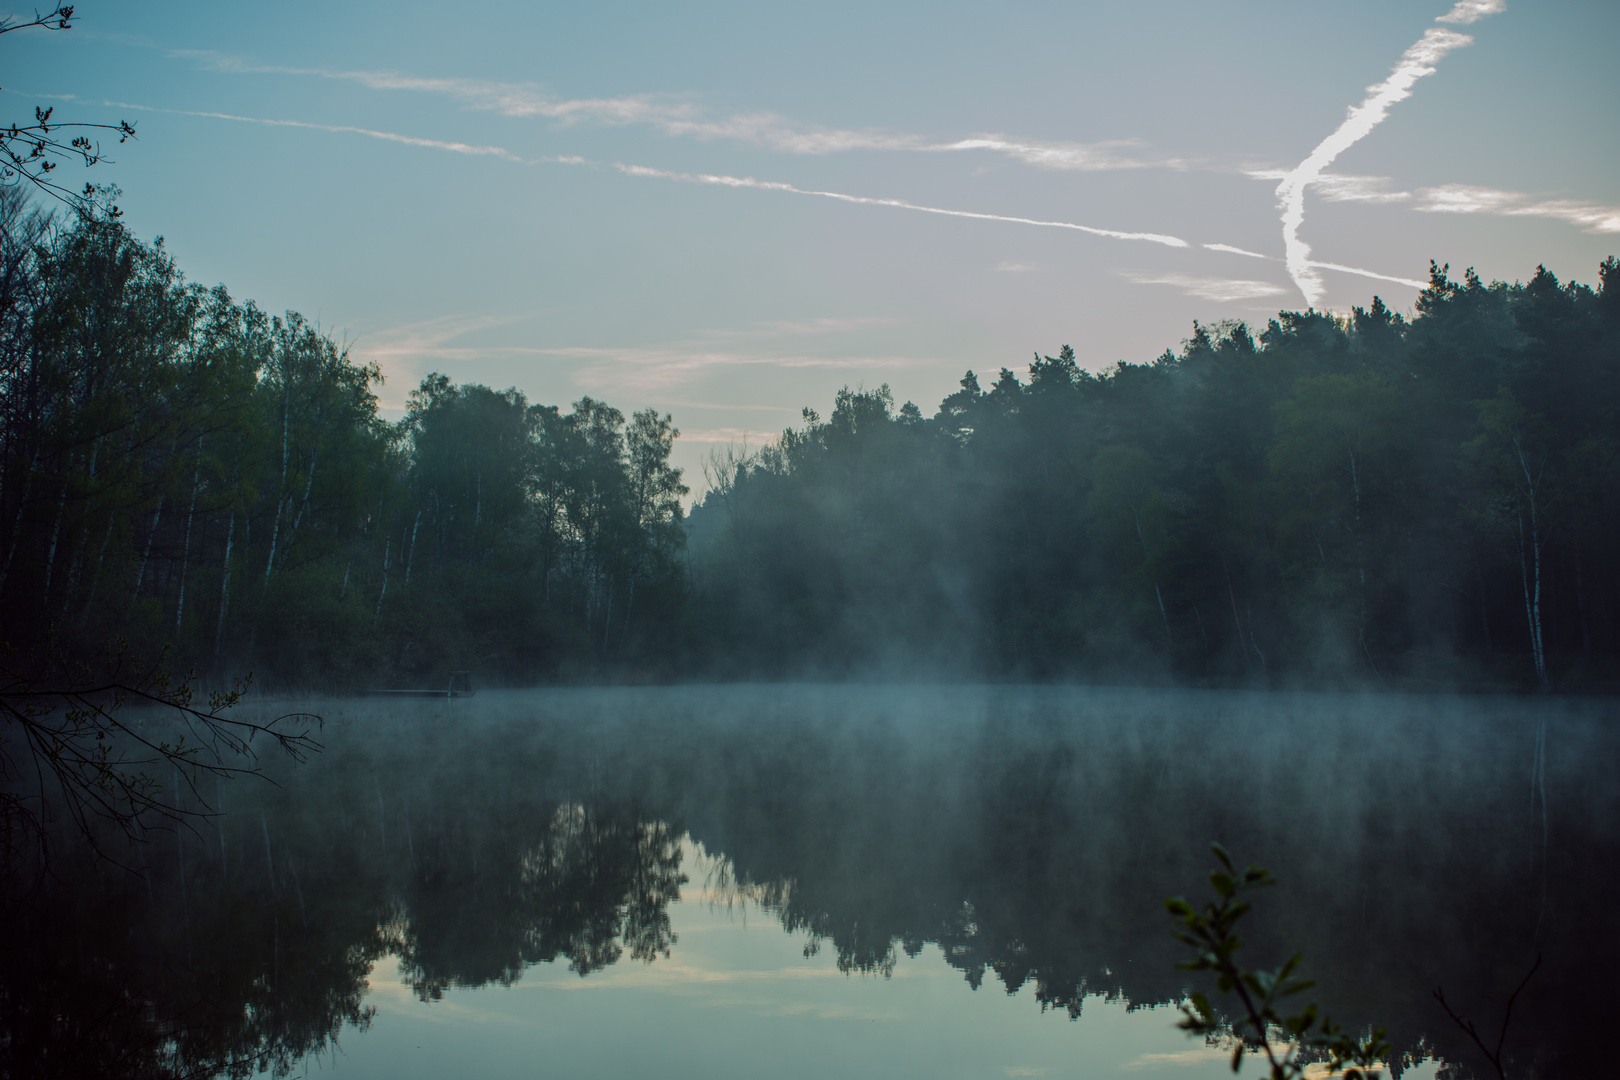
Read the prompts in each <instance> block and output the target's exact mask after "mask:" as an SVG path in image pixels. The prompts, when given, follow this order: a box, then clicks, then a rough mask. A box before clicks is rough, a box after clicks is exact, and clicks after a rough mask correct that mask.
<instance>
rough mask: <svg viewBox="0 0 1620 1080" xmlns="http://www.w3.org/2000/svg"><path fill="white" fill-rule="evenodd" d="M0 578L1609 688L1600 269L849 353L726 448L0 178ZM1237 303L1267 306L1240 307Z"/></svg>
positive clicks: (1616, 542)
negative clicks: (1173, 327)
mask: <svg viewBox="0 0 1620 1080" xmlns="http://www.w3.org/2000/svg"><path fill="white" fill-rule="evenodd" d="M0 245H3V251H0V256H3V262H0V484H3V487H0V605H3V609H4V614H5V626H6V636H7V638H8V639H9V640H10V642H11V644H12V646H13V647H14V648H25V647H27V646H28V645H29V644H30V643H31V642H34V641H38V640H42V639H43V638H44V636H45V635H46V634H47V633H51V634H54V635H56V637H57V639H58V640H60V641H62V642H64V643H66V644H67V646H68V647H69V648H77V649H81V650H95V649H99V648H100V647H101V645H103V644H104V643H105V642H107V641H109V640H112V639H113V638H114V637H117V636H120V635H122V636H126V637H128V638H129V639H130V640H131V641H132V642H134V643H135V644H136V645H137V646H138V647H141V648H145V649H148V650H151V651H154V652H155V651H156V650H158V649H160V648H162V647H164V646H168V647H170V648H171V649H172V650H173V655H174V656H175V657H176V658H177V659H179V660H180V661H181V662H182V663H185V664H190V665H194V666H196V667H197V668H198V669H200V670H202V671H205V672H213V673H214V674H215V675H216V676H222V675H224V674H226V673H230V672H239V671H245V670H249V669H251V670H254V671H256V672H258V673H260V679H261V680H268V682H269V684H270V685H301V686H308V687H312V688H313V687H324V688H334V689H341V688H346V687H355V686H363V685H379V684H407V685H409V684H413V683H423V682H424V681H437V680H438V679H439V678H440V677H441V676H442V674H443V672H444V671H445V670H447V669H449V668H470V669H473V670H475V671H477V672H478V673H479V675H480V677H481V678H483V679H485V680H488V681H509V682H534V681H546V680H554V679H594V678H615V679H617V678H635V679H642V678H706V677H729V678H736V677H768V678H775V677H804V676H809V677H845V676H851V675H855V676H870V675H894V676H908V677H909V676H922V677H931V676H943V677H950V678H990V679H1023V678H1082V679H1099V680H1108V681H1137V682H1181V683H1188V684H1214V685H1228V684H1251V685H1289V684H1326V685H1344V684H1350V683H1356V684H1360V683H1365V684H1368V685H1453V686H1481V687H1484V686H1492V687H1502V686H1526V687H1529V686H1536V685H1563V686H1571V687H1574V686H1586V687H1593V686H1599V685H1602V684H1604V683H1605V682H1606V681H1609V680H1613V679H1614V678H1615V675H1616V665H1615V658H1616V653H1617V646H1620V627H1617V625H1616V616H1617V614H1620V611H1617V608H1620V575H1617V573H1616V567H1617V565H1620V559H1617V555H1620V551H1617V547H1620V535H1617V531H1616V527H1617V524H1620V522H1617V518H1616V510H1617V507H1616V503H1615V498H1616V497H1615V494H1614V493H1615V492H1616V490H1620V486H1617V484H1616V480H1617V479H1620V477H1617V475H1616V452H1617V445H1616V437H1615V431H1616V417H1615V407H1616V402H1617V401H1620V264H1617V263H1616V261H1615V260H1614V259H1612V258H1611V259H1609V260H1607V261H1606V262H1604V263H1603V265H1602V266H1601V267H1599V268H1598V272H1599V282H1598V285H1597V287H1596V288H1591V287H1588V286H1585V285H1580V284H1576V283H1574V282H1567V283H1566V282H1560V281H1559V280H1558V279H1557V278H1555V277H1554V276H1553V275H1552V274H1551V273H1549V272H1548V271H1547V270H1545V269H1544V268H1541V269H1538V270H1537V271H1536V272H1535V273H1534V274H1533V275H1532V276H1531V277H1530V279H1529V280H1528V281H1527V282H1523V283H1514V284H1507V283H1503V282H1489V283H1487V282H1485V281H1483V280H1481V279H1480V278H1479V277H1478V276H1477V275H1475V274H1474V273H1473V272H1472V271H1467V272H1465V273H1464V274H1463V275H1462V279H1461V280H1460V281H1459V280H1454V279H1453V278H1452V277H1451V274H1450V269H1449V267H1447V266H1433V267H1432V268H1431V273H1430V282H1429V286H1428V288H1427V289H1426V290H1425V291H1424V292H1423V293H1422V294H1421V296H1420V297H1419V298H1418V301H1417V304H1416V308H1415V311H1414V312H1413V314H1412V316H1411V317H1410V318H1408V317H1405V316H1403V315H1402V314H1400V313H1397V312H1395V311H1392V310H1391V309H1390V308H1389V307H1387V306H1386V305H1385V304H1384V303H1383V302H1382V301H1381V300H1380V299H1378V298H1376V297H1375V298H1373V300H1372V302H1371V304H1370V305H1369V306H1367V307H1365V308H1359V307H1358V308H1355V309H1353V310H1352V311H1351V313H1350V314H1348V315H1345V316H1339V315H1335V314H1330V313H1325V312H1316V311H1306V312H1282V313H1279V314H1278V315H1277V317H1276V318H1274V319H1272V320H1270V321H1269V322H1268V323H1267V325H1266V326H1265V327H1264V328H1251V327H1249V326H1247V325H1244V324H1242V323H1232V322H1223V323H1219V324H1215V325H1211V326H1202V325H1197V324H1195V326H1194V329H1193V334H1192V336H1191V337H1190V338H1188V339H1187V340H1186V341H1184V342H1183V343H1182V345H1181V348H1180V350H1179V351H1177V352H1172V351H1166V352H1165V353H1164V354H1163V355H1161V356H1160V357H1158V358H1157V359H1156V360H1153V361H1151V362H1149V363H1142V364H1132V363H1126V362H1123V361H1121V362H1119V363H1117V364H1115V365H1114V366H1112V367H1109V368H1106V369H1104V370H1102V371H1100V372H1097V373H1092V372H1090V371H1088V370H1086V369H1085V368H1083V367H1082V366H1081V362H1080V360H1079V359H1078V358H1077V356H1076V353H1075V351H1074V350H1073V349H1071V348H1070V347H1068V346H1064V347H1063V348H1062V349H1061V350H1060V351H1059V352H1058V354H1057V355H1056V356H1046V355H1041V354H1037V355H1036V356H1035V357H1034V358H1033V360H1032V361H1031V362H1030V363H1029V364H1028V365H1027V367H1024V368H1023V370H1021V371H1015V370H1013V369H1011V368H1008V367H1001V368H1000V370H999V372H998V373H997V374H996V376H995V377H994V379H993V380H990V381H989V385H988V387H986V386H985V385H983V384H982V383H981V380H980V378H979V377H978V376H977V375H976V374H975V373H974V372H972V371H969V372H968V373H967V374H966V375H965V376H964V377H963V379H962V380H961V386H960V389H959V390H958V391H956V392H955V393H953V394H951V395H950V396H948V397H946V398H945V399H944V401H942V402H941V403H940V405H939V407H938V409H937V410H935V412H934V414H933V415H932V416H926V415H924V413H923V410H921V409H919V408H918V407H916V406H915V405H913V404H911V403H910V402H907V403H905V404H904V405H902V406H900V407H898V408H896V406H895V402H894V399H893V396H892V395H891V393H890V391H889V389H888V387H886V386H885V387H881V388H879V389H876V390H867V389H850V388H847V387H846V388H844V389H843V390H841V391H839V392H838V394H837V395H836V397H835V399H834V401H833V403H832V410H831V412H830V414H829V415H828V416H827V417H826V418H825V419H823V418H822V417H821V415H819V414H818V413H817V412H815V411H814V410H812V409H809V408H806V409H805V411H804V419H803V423H802V424H801V425H800V426H798V427H796V428H793V429H790V430H788V431H785V432H783V434H782V436H781V438H780V439H779V440H778V441H777V442H775V443H774V444H772V445H769V446H766V447H764V448H763V449H760V450H758V451H756V452H753V453H740V452H738V451H737V450H735V449H730V450H727V451H724V452H721V453H718V454H715V455H713V456H712V457H711V459H710V462H709V464H708V466H707V467H706V469H705V473H706V480H707V490H706V491H705V492H704V493H703V497H702V499H701V501H700V502H699V503H697V504H696V506H695V507H693V509H692V511H691V514H690V517H687V515H686V514H685V513H683V497H685V496H687V495H688V494H689V488H688V485H687V483H686V482H685V480H684V478H683V476H682V473H681V470H680V469H678V468H675V467H673V466H672V465H671V464H670V454H671V449H672V447H673V444H674V440H675V439H676V438H677V437H678V435H679V431H678V430H677V428H676V426H675V423H674V418H673V417H672V416H671V415H669V414H667V413H664V414H660V413H659V412H658V411H657V410H655V409H646V410H643V411H641V412H637V413H635V414H634V415H632V416H630V417H626V416H625V415H624V413H623V412H621V411H620V410H618V409H616V408H614V407H612V406H611V405H609V404H607V403H605V402H601V401H597V400H594V399H592V398H590V397H582V398H581V399H580V400H578V401H576V402H574V403H573V404H572V405H571V406H569V407H568V408H567V410H566V411H564V408H563V407H562V406H557V405H543V404H538V403H531V402H529V401H528V400H527V399H526V397H525V396H524V395H523V394H522V393H521V392H519V391H518V390H516V389H507V390H495V389H492V388H490V387H486V386H480V385H475V384H458V383H456V382H455V381H454V380H453V379H452V377H450V376H449V375H445V374H437V373H435V374H431V375H429V376H428V377H426V378H425V379H423V380H422V382H421V385H420V386H419V387H417V388H416V389H415V390H414V391H413V392H412V393H411V394H410V397H409V404H408V408H407V410H406V414H405V416H404V417H403V419H401V420H400V421H398V422H395V423H390V422H387V421H386V420H384V419H383V418H382V417H381V416H380V415H379V413H378V405H377V398H376V387H377V385H378V383H379V382H380V380H381V377H382V376H381V372H380V371H379V370H378V369H377V368H376V367H375V366H367V365H363V364H359V363H357V362H355V361H354V360H353V359H352V358H351V357H350V356H349V355H348V353H347V352H346V350H345V349H344V348H343V347H342V346H341V345H340V344H339V343H338V342H337V341H336V340H334V338H333V337H332V336H331V335H330V334H328V333H326V332H324V331H323V330H322V329H321V328H319V327H318V326H316V325H314V324H312V323H310V322H309V321H307V320H306V319H304V318H303V317H301V316H299V315H298V314H296V313H292V312H289V313H286V314H285V315H282V316H272V315H269V314H268V313H266V312H264V311H262V310H260V309H259V308H258V307H257V306H256V305H255V304H254V303H252V302H251V301H240V300H237V299H236V298H234V297H233V296H232V295H231V294H230V293H229V292H228V291H227V290H226V289H225V287H224V286H218V287H215V288H212V289H209V288H204V287H202V286H199V285H197V284H194V283H191V282H188V281H186V280H185V278H184V276H183V275H182V273H181V272H180V270H179V268H178V267H177V266H176V264H175V261H174V259H173V258H172V257H171V256H170V254H169V253H168V252H167V251H166V249H165V248H164V246H163V244H162V242H161V241H157V242H154V243H148V242H145V241H142V240H140V239H139V238H137V237H135V236H133V235H132V234H131V233H130V232H129V231H128V229H127V228H126V227H125V226H124V225H123V223H122V222H121V221H119V220H118V219H117V218H116V217H115V216H113V215H111V214H110V213H97V212H95V211H93V210H92V211H88V212H87V211H80V212H78V213H77V214H76V215H75V216H74V218H73V219H72V220H70V221H53V220H51V219H49V218H48V217H47V216H46V215H44V214H42V213H41V212H40V211H38V210H37V209H34V208H33V207H31V206H30V204H29V203H28V202H27V201H26V199H25V198H24V197H23V195H22V194H21V193H20V192H19V191H18V190H17V189H15V188H8V189H4V190H3V191H0ZM1257 331H1258V332H1257Z"/></svg>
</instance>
